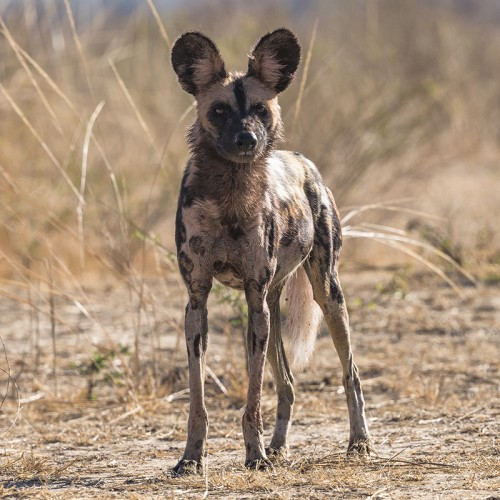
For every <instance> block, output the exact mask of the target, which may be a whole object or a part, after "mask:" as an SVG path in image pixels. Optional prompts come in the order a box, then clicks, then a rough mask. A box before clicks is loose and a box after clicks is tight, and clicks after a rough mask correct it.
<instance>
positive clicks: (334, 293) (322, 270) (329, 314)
mask: <svg viewBox="0 0 500 500" xmlns="http://www.w3.org/2000/svg"><path fill="white" fill-rule="evenodd" d="M340 242H341V240H340V223H339V220H338V215H337V213H336V208H335V205H334V202H333V198H332V197H331V195H330V203H329V206H327V205H326V204H324V205H323V206H322V210H321V212H320V213H319V215H318V219H317V220H316V222H315V241H314V247H313V249H312V251H311V253H310V255H309V258H308V260H307V261H306V264H305V270H306V273H307V275H308V277H309V281H310V282H311V285H312V287H313V294H314V300H315V301H316V302H317V303H318V304H319V306H320V307H321V309H322V311H323V314H324V316H325V320H326V323H327V325H328V329H329V330H330V335H331V336H332V339H333V343H334V345H335V349H336V350H337V353H338V355H339V358H340V362H341V364H342V371H343V377H342V382H343V385H344V389H345V394H346V397H347V408H348V411H349V422H350V437H349V446H348V450H347V451H348V452H352V453H359V454H363V455H364V454H369V452H370V434H369V432H368V425H367V423H366V418H365V401H364V399H363V392H362V390H361V382H360V379H359V374H358V369H357V367H356V365H355V364H354V361H353V356H352V349H351V339H350V333H349V316H348V314H347V307H346V304H345V300H344V295H343V293H342V289H341V287H340V282H339V279H338V274H337V260H338V256H339V253H340Z"/></svg>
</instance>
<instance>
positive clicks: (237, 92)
mask: <svg viewBox="0 0 500 500" xmlns="http://www.w3.org/2000/svg"><path fill="white" fill-rule="evenodd" d="M233 91H234V97H235V98H236V104H237V105H238V111H239V112H240V116H241V117H242V118H243V117H244V116H245V114H246V100H247V98H246V95H245V89H244V88H243V81H242V79H241V78H238V79H237V80H235V81H234V83H233Z"/></svg>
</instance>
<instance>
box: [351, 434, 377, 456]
mask: <svg viewBox="0 0 500 500" xmlns="http://www.w3.org/2000/svg"><path fill="white" fill-rule="evenodd" d="M372 451H373V448H372V445H371V442H370V440H369V439H359V440H357V441H353V442H352V443H349V447H348V448H347V456H348V457H350V458H351V457H352V458H356V457H358V458H362V457H369V456H370V453H371V452H372Z"/></svg>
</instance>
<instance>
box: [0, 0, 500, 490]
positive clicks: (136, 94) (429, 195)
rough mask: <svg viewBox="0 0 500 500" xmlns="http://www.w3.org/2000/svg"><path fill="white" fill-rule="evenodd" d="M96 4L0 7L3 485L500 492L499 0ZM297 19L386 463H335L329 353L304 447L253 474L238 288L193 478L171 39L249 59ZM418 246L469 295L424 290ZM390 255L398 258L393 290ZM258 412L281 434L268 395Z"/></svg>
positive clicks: (216, 349) (303, 120) (305, 385)
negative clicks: (185, 457)
mask: <svg viewBox="0 0 500 500" xmlns="http://www.w3.org/2000/svg"><path fill="white" fill-rule="evenodd" d="M84 4H85V5H87V6H89V8H90V11H91V13H92V15H85V12H84V11H83V10H82V9H83V8H82V7H81V6H80V5H78V4H77V3H76V2H69V1H66V0H63V1H56V0H47V1H46V2H41V3H40V2H33V1H30V0H23V1H22V2H4V3H3V4H2V3H0V112H1V115H2V120H1V121H0V315H1V317H2V325H1V326H0V336H1V338H2V339H3V340H4V342H5V356H3V357H2V361H1V362H0V379H1V380H2V387H4V388H5V389H4V390H2V392H1V394H2V397H3V396H4V395H5V397H4V400H3V405H2V406H1V413H0V432H3V437H4V452H3V457H1V468H2V474H1V483H2V484H3V488H4V491H3V494H4V495H5V496H9V495H11V496H12V495H14V496H15V495H23V494H24V493H27V494H28V495H31V494H34V495H38V496H40V497H47V498H54V497H61V498H65V497H66V498H70V497H74V496H78V497H82V498H84V497H100V496H103V494H104V495H105V496H107V497H113V496H115V497H117V498H122V497H123V496H126V495H128V496H129V497H130V498H140V497H142V496H144V497H150V496H154V495H165V491H166V492H167V495H170V496H172V497H175V496H180V495H181V494H182V495H191V496H196V497H199V496H203V495H204V494H205V493H206V492H207V491H208V494H209V495H211V496H218V495H220V496H223V495H224V494H228V493H229V494H231V495H233V496H237V497H249V496H253V495H255V494H258V495H259V496H263V497H266V496H269V497H273V498H274V497H278V498H281V497H283V498H290V497H295V496H304V495H305V496H307V497H311V498H316V497H317V498H323V497H324V496H327V495H338V496H342V497H345V496H352V497H359V496H369V497H372V498H386V497H393V496H412V497H415V496H417V493H418V494H420V493H419V492H423V493H422V495H421V496H422V497H425V496H429V495H441V494H445V492H447V491H448V487H449V488H451V490H450V491H452V492H453V493H452V495H454V496H455V497H456V498H460V497H463V496H468V497H471V496H475V495H476V493H477V496H478V497H481V495H482V496H483V497H484V496H487V493H486V492H493V491H495V490H496V489H498V484H497V482H495V481H496V478H497V475H496V474H497V473H498V448H497V444H496V441H495V433H494V432H493V430H492V429H494V428H495V425H496V424H495V418H497V417H498V393H497V391H496V388H497V387H496V386H494V385H492V384H491V383H490V382H489V381H493V382H495V381H496V382H498V362H497V359H496V358H497V357H498V356H495V353H497V352H498V343H497V341H495V338H494V334H497V335H498V310H499V308H500V305H499V304H498V301H497V300H496V299H495V290H497V287H498V283H499V282H500V251H499V247H500V240H499V236H498V231H497V227H496V219H495V217H494V215H495V214H497V213H499V212H500V201H499V198H498V193H497V191H498V189H497V186H498V183H499V181H500V177H499V175H500V169H499V168H498V138H499V137H500V120H499V117H500V112H499V111H500V110H499V103H500V86H499V84H498V70H499V69H500V68H499V62H498V47H499V45H500V32H499V30H498V27H497V24H496V23H495V22H493V21H492V19H494V15H497V14H495V12H497V11H496V10H495V6H494V5H489V2H481V3H480V2H472V3H471V5H473V9H472V10H471V11H470V12H467V13H466V12H464V11H463V10H461V9H460V8H458V7H457V6H456V5H455V4H454V3H453V2H450V3H447V4H444V5H442V6H436V5H435V3H432V2H418V3H417V2H411V1H409V0H408V1H406V0H405V1H397V2H396V1H389V0H387V1H385V0H384V1H381V0H377V1H375V0H374V1H370V2H365V1H361V0H359V1H357V0H356V1H354V2H341V1H338V2H337V1H336V2H331V1H326V0H325V1H321V0H315V1H313V2H311V3H310V7H309V8H308V9H305V10H304V11H303V12H298V11H297V12H295V11H294V10H293V9H291V7H290V5H291V4H289V3H285V2H283V3H280V2H260V3H258V4H257V3H250V2H243V1H239V0H238V1H235V2H231V3H229V4H227V3H225V2H211V3H210V4H208V5H203V7H201V6H198V5H197V4H196V2H193V3H192V4H189V5H187V4H186V5H187V6H186V5H182V6H180V7H178V8H173V9H172V10H169V11H162V10H161V8H160V3H159V2H155V1H154V0H145V1H144V2H143V3H142V4H140V5H138V7H137V8H136V9H134V10H133V11H132V12H131V13H129V14H128V15H126V16H123V15H118V14H117V12H116V11H113V8H111V7H109V8H108V7H106V8H105V7H99V8H97V6H98V4H97V2H96V3H94V2H86V3H83V2H82V3H81V5H84ZM221 12H224V14H223V15H221ZM221 19H223V21H222V22H221ZM281 25H287V26H289V27H291V28H292V29H293V30H294V31H296V32H297V33H298V34H299V36H300V38H301V40H302V43H303V46H304V63H303V65H302V68H301V71H300V73H299V75H298V81H297V82H296V84H295V85H293V86H292V87H291V88H290V89H289V90H288V91H287V92H286V93H285V94H284V95H283V98H282V101H281V104H282V108H283V110H284V118H285V124H286V126H287V130H288V138H289V140H288V143H287V144H286V145H285V147H287V148H293V149H300V150H301V151H302V152H303V153H305V154H306V155H307V156H309V157H310V158H311V159H312V160H313V161H315V162H316V163H317V164H318V166H319V167H320V169H321V170H322V173H323V176H324V177H325V179H326V181H327V183H328V184H329V185H330V186H331V187H332V188H333V190H334V193H335V194H336V198H337V201H338V204H339V205H340V207H345V208H344V209H343V210H342V214H343V216H344V219H345V226H346V243H345V250H344V261H343V266H344V270H345V272H347V273H348V279H347V281H348V283H347V286H345V288H346V291H347V294H348V296H350V297H351V300H350V308H351V311H352V314H351V316H352V318H353V324H354V328H355V331H356V332H357V333H356V339H357V340H356V342H357V345H356V353H357V355H358V358H359V360H358V361H359V365H360V366H361V368H362V370H364V371H365V373H364V377H363V378H364V379H365V380H366V381H367V382H366V385H367V388H366V392H367V393H368V395H369V396H368V402H369V408H371V412H372V413H371V420H372V421H371V426H372V428H373V429H374V435H375V436H376V439H377V443H378V450H379V453H380V455H381V457H384V458H381V457H375V458H373V459H372V460H371V461H370V462H368V463H362V464H361V463H356V462H354V463H353V462H349V461H346V460H345V459H344V457H343V455H338V454H337V453H338V451H339V449H343V448H344V447H345V446H344V444H345V443H344V442H343V440H344V438H345V417H346V416H345V415H343V414H342V418H341V417H340V416H339V417H338V418H336V417H335V418H333V421H332V420H331V419H332V416H331V402H332V399H333V401H334V403H335V405H336V406H338V407H339V408H343V395H342V394H338V390H339V389H338V381H337V380H336V378H334V379H333V378H332V376H331V360H332V357H333V358H334V359H335V357H334V355H333V353H332V352H330V353H329V354H328V351H325V352H326V353H327V354H325V355H324V356H319V359H318V365H317V366H315V368H314V370H312V371H311V372H309V373H308V374H306V375H301V376H300V377H299V382H300V385H301V389H303V390H301V392H302V393H303V396H301V400H300V401H299V403H298V408H297V422H296V426H295V429H296V436H297V437H296V441H295V442H294V448H293V451H294V453H293V455H292V458H291V461H290V463H289V464H287V466H286V467H285V466H279V467H277V468H276V471H275V472H274V473H270V474H252V473H250V472H247V471H243V469H242V467H241V453H242V451H241V449H242V444H241V438H240V432H241V431H240V423H239V420H240V408H241V406H242V404H243V402H244V399H245V391H246V383H245V377H244V376H242V374H243V373H244V372H245V366H244V364H243V363H242V362H241V361H240V360H241V353H242V349H243V348H244V347H243V335H244V334H243V332H244V326H245V306H244V304H243V303H242V301H241V296H239V295H237V294H233V293H231V292H229V291H227V290H225V289H223V288H220V289H217V290H216V291H215V296H214V297H213V299H212V304H211V311H214V314H213V317H212V318H211V330H212V331H213V332H214V334H215V335H214V340H213V344H214V345H213V346H211V349H213V353H212V355H211V356H212V357H211V358H210V361H209V367H210V368H211V370H210V372H209V376H208V378H207V388H208V393H209V398H210V404H211V405H212V407H213V408H214V413H215V416H214V418H213V420H212V426H211V433H212V444H211V445H210V460H209V467H208V475H207V476H206V477H204V478H186V479H176V480H174V479H173V478H169V477H168V475H165V474H163V472H162V471H167V470H168V467H169V466H170V465H172V463H173V462H174V461H175V459H176V458H178V455H179V454H180V452H181V448H182V440H183V439H184V426H185V419H186V412H187V400H188V397H189V394H188V393H187V391H186V366H185V354H184V341H183V332H182V311H183V308H184V293H185V292H184V289H183V287H182V285H181V283H180V280H179V277H178V273H177V269H176V263H175V258H174V256H173V251H174V245H173V237H172V236H173V214H174V210H175V204H176V193H177V189H178V185H179V182H180V177H181V175H182V169H183V165H184V162H185V159H186V157H187V149H186V145H185V141H184V131H185V128H186V126H187V124H188V123H189V122H190V121H191V120H192V119H193V110H194V106H193V103H192V101H191V100H190V97H189V96H187V95H186V94H184V93H183V92H182V91H181V90H180V89H179V88H178V85H177V82H176V81H175V78H174V75H173V72H172V71H171V70H170V67H169V61H168V59H169V57H168V51H169V47H170V45H171V42H172V40H173V39H175V37H176V36H177V35H178V34H179V33H180V32H182V31H184V30H186V29H192V28H193V27H196V28H197V29H200V30H202V31H205V32H206V33H208V34H209V35H211V36H212V37H213V38H214V39H215V40H216V41H217V43H218V44H219V45H220V47H221V50H222V52H223V54H224V56H225V58H226V59H227V63H228V66H230V67H236V68H243V67H244V65H245V64H244V63H245V61H244V60H243V59H242V54H246V53H247V52H248V49H249V47H250V46H251V44H252V43H253V42H254V41H255V40H256V39H257V38H258V37H259V36H261V35H262V33H263V31H266V30H271V29H273V28H275V27H277V26H281ZM390 200H394V201H390ZM360 206H361V208H359V207H360ZM352 207H358V208H352ZM429 214H432V216H429ZM349 236H351V238H349ZM379 243H383V244H384V245H385V247H384V246H383V245H379ZM387 245H389V246H391V247H392V248H389V249H387ZM401 250H403V251H404V252H406V255H405V254H404V253H401ZM419 262H420V263H419ZM422 262H423V263H424V264H425V265H426V266H428V267H430V268H431V269H432V270H433V271H434V272H435V273H436V272H437V273H438V274H440V275H441V277H442V279H444V280H448V282H449V283H450V284H451V285H452V286H458V287H459V288H457V290H459V291H460V292H461V294H462V295H461V297H459V296H457V295H455V294H453V293H452V292H451V291H450V290H449V289H446V288H443V287H441V285H440V282H437V281H432V282H431V283H429V284H426V283H425V282H424V283H421V282H420V278H419V276H420V274H419V273H420V270H421V268H422V266H421V264H422ZM374 266H376V267H381V266H391V267H390V270H391V271H390V275H384V277H383V279H380V281H379V280H378V278H377V276H378V275H377V271H376V269H375V267H374ZM360 268H364V269H369V270H370V271H369V273H367V274H364V273H363V274H362V276H365V275H366V276H369V278H367V279H366V282H365V283H363V282H362V280H361V282H360V281H359V275H358V278H357V279H356V280H353V279H351V278H350V276H351V274H349V272H350V271H353V270H355V271H356V272H359V269H360ZM464 276H465V278H464ZM363 279H364V278H363ZM474 279H475V280H478V283H479V288H478V289H477V290H475V291H473V289H472V288H469V287H468V284H470V282H471V281H472V280H474ZM350 281H352V283H351V282H350ZM482 283H487V284H488V285H489V286H490V288H484V287H483V285H482ZM362 285H363V286H362ZM420 287H422V292H420V291H419V289H420ZM352 290H353V291H352ZM326 340H327V339H322V340H321V342H325V341H326ZM374 346H375V347H374ZM321 352H323V347H322V348H321ZM388 360H402V364H401V366H393V365H392V364H391V363H390V362H389V363H388ZM301 377H302V378H301ZM332 380H335V381H334V382H332ZM318 381H322V382H318ZM457 391H458V392H457ZM264 411H265V418H266V428H269V426H270V424H271V422H272V420H273V418H274V417H273V411H274V398H273V396H272V390H271V388H270V387H267V388H266V400H265V408H264ZM339 411H340V410H339ZM341 411H343V410H341ZM325 422H332V425H333V428H332V426H330V427H325V425H324V424H325ZM420 422H423V423H420ZM433 426H434V427H433ZM333 431H335V433H333ZM337 431H338V436H339V439H340V440H342V442H337V441H336V436H337ZM310 436H313V438H310ZM332 436H335V438H334V437H332ZM429 436H431V437H429ZM144 450H146V451H144ZM329 450H331V452H332V453H334V454H333V455H332V454H329V453H330V451H329ZM299 451H300V453H299ZM399 453H401V454H399ZM431 462H432V463H431ZM492 471H493V472H492ZM483 493H484V494H483Z"/></svg>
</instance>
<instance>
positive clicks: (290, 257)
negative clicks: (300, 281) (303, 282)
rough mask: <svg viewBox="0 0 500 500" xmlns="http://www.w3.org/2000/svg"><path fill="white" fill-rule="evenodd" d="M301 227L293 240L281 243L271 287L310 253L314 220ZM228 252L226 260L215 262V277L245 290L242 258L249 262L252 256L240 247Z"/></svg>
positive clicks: (284, 277) (221, 281)
mask: <svg viewBox="0 0 500 500" xmlns="http://www.w3.org/2000/svg"><path fill="white" fill-rule="evenodd" d="M300 229H301V231H300V232H299V233H298V234H297V236H296V238H294V240H293V241H291V242H287V244H286V245H283V244H280V246H279V249H278V254H277V263H276V269H275V274H274V278H273V280H272V282H271V285H270V289H272V288H274V287H275V286H276V285H278V284H279V283H281V282H282V281H283V280H285V279H286V278H287V277H288V276H289V275H291V274H292V273H293V272H294V271H295V270H296V269H297V267H299V266H300V265H301V264H302V263H303V262H304V260H305V259H306V258H307V256H308V255H309V252H310V251H311V248H312V246H313V239H314V236H313V227H312V221H311V223H310V224H308V223H307V222H304V225H303V226H302V227H301V228H300ZM221 247H224V248H225V249H227V248H228V247H229V248H230V245H221V246H220V247H219V248H220V249H222V248H221ZM228 253H229V255H228V254H227V253H226V259H225V260H224V261H216V262H215V264H214V269H215V276H214V277H215V279H216V280H217V281H219V282H220V283H222V284H223V285H226V286H229V287H231V288H235V289H237V290H243V289H244V288H245V286H244V283H245V280H244V277H243V276H242V273H241V269H242V268H243V266H242V259H244V260H246V261H247V262H248V261H250V260H251V258H252V256H248V255H247V256H245V255H244V254H242V253H241V248H238V251H234V252H228ZM221 254H223V252H218V255H221ZM231 254H232V255H231ZM263 272H264V270H263Z"/></svg>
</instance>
